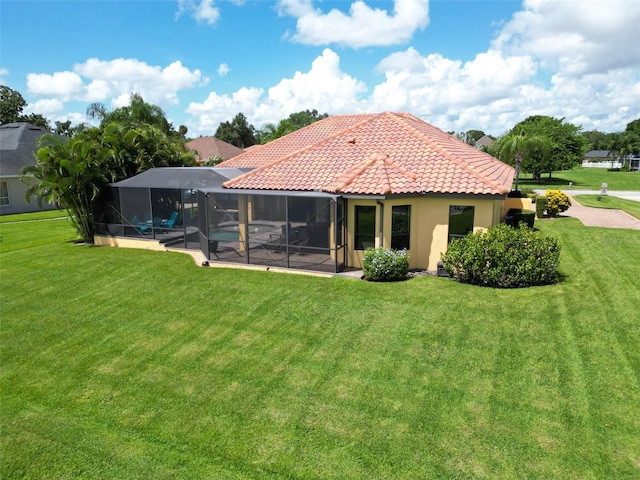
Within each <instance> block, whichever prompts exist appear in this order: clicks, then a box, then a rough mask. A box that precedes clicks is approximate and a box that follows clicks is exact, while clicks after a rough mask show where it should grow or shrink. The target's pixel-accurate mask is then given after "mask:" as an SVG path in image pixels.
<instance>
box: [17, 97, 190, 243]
mask: <svg viewBox="0 0 640 480" xmlns="http://www.w3.org/2000/svg"><path fill="white" fill-rule="evenodd" d="M134 103H135V102H134ZM136 108H138V110H136ZM89 110H91V111H93V112H96V113H97V114H100V112H101V111H102V110H101V108H100V107H99V106H96V105H95V104H94V105H92V106H90V107H89ZM114 112H115V114H114V115H113V117H117V118H120V119H121V120H122V121H115V120H112V121H105V118H113V117H109V116H110V115H111V114H112V113H114ZM114 112H107V113H106V114H104V116H103V117H102V122H101V126H100V127H94V128H89V129H86V128H84V127H82V129H81V131H79V132H77V133H76V134H75V136H74V137H73V138H71V139H69V140H67V141H63V139H60V137H55V136H51V135H44V136H43V137H42V139H43V140H42V143H41V144H40V148H39V149H38V151H37V152H36V164H35V165H34V166H32V167H27V168H25V169H24V170H23V171H22V176H23V179H24V180H25V181H26V182H27V183H28V184H29V188H28V190H27V198H31V197H36V198H37V200H38V202H40V203H41V202H42V200H47V201H54V202H57V203H58V204H59V205H60V206H61V207H63V208H66V209H67V210H69V212H70V213H71V215H72V218H73V219H74V222H75V224H76V228H77V230H78V233H79V234H80V236H81V237H82V239H83V240H84V241H85V242H93V235H94V228H95V227H94V226H95V223H96V222H99V221H100V219H98V218H97V215H98V214H99V212H103V211H104V208H103V206H104V204H105V203H106V202H107V200H108V199H107V195H108V189H107V188H105V187H106V186H107V184H108V183H110V182H117V181H119V180H123V179H125V178H129V177H131V176H133V175H136V174H138V173H141V172H143V171H145V170H147V169H149V168H152V167H165V166H187V165H194V163H195V162H194V157H193V154H192V153H190V152H189V151H188V150H187V149H186V147H185V145H184V138H175V137H174V136H170V135H167V134H166V133H165V132H164V131H162V130H161V128H160V127H162V125H164V124H163V122H162V121H159V120H158V115H159V113H160V112H161V110H160V109H159V108H157V107H155V106H151V108H148V107H147V106H146V105H141V104H138V105H137V106H134V108H132V109H130V108H128V107H125V108H123V109H118V110H114ZM147 121H152V122H154V123H158V124H159V125H160V127H158V126H156V125H152V124H149V123H147ZM165 121H166V119H165ZM66 126H67V124H66V122H65V123H61V124H59V125H58V127H60V128H61V129H64V128H65V127H66Z"/></svg>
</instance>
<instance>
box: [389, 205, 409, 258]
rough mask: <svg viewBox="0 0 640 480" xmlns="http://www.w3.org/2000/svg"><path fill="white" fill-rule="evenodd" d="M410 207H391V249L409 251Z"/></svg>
mask: <svg viewBox="0 0 640 480" xmlns="http://www.w3.org/2000/svg"><path fill="white" fill-rule="evenodd" d="M410 225H411V206H410V205H401V206H397V207H391V248H394V249H396V250H402V249H407V250H409V237H410Z"/></svg>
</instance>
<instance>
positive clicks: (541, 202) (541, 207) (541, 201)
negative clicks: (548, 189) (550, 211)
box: [536, 196, 547, 218]
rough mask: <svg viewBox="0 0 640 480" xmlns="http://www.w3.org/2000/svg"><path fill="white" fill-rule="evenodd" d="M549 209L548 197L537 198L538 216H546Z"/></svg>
mask: <svg viewBox="0 0 640 480" xmlns="http://www.w3.org/2000/svg"><path fill="white" fill-rule="evenodd" d="M546 209H547V197H544V196H539V197H538V198H537V199H536V217H538V218H544V211H545V210H546Z"/></svg>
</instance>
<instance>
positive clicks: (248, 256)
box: [198, 188, 347, 273]
mask: <svg viewBox="0 0 640 480" xmlns="http://www.w3.org/2000/svg"><path fill="white" fill-rule="evenodd" d="M198 203H199V208H200V209H202V207H204V210H205V211H206V215H205V216H204V217H203V216H200V218H199V227H200V230H199V231H200V238H201V245H200V249H201V250H202V251H203V253H204V254H205V255H207V257H208V258H209V259H210V260H220V261H225V262H231V263H243V264H249V265H260V266H266V267H281V268H296V269H304V270H312V271H329V272H334V273H335V272H339V271H341V270H343V269H344V268H345V267H346V263H347V250H346V239H347V235H346V226H347V223H346V212H347V209H346V201H345V199H344V198H343V197H342V196H339V195H332V194H329V193H325V192H299V191H276V190H239V189H225V188H209V189H207V188H205V189H201V190H200V191H199V199H198ZM314 207H315V208H314ZM200 211H202V210H200ZM329 267H331V268H329Z"/></svg>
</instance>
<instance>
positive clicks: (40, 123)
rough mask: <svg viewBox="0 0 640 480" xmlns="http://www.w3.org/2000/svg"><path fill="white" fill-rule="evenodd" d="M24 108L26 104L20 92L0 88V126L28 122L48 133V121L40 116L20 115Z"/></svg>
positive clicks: (49, 127) (36, 114)
mask: <svg viewBox="0 0 640 480" xmlns="http://www.w3.org/2000/svg"><path fill="white" fill-rule="evenodd" d="M26 106H27V102H26V101H25V99H24V97H23V96H22V95H21V94H20V92H18V91H17V90H14V89H12V88H9V87H7V86H4V85H2V86H0V124H5V123H14V122H28V123H31V124H32V125H35V126H36V127H42V128H44V129H45V130H47V131H50V130H51V126H50V125H49V121H48V120H47V119H46V118H45V117H43V116H42V115H41V114H39V113H30V114H29V115H24V114H23V113H22V111H23V110H24V109H25V107H26Z"/></svg>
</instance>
